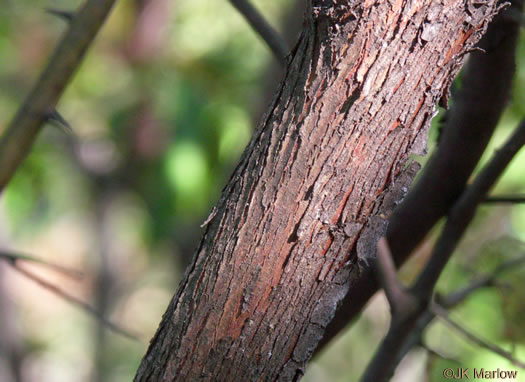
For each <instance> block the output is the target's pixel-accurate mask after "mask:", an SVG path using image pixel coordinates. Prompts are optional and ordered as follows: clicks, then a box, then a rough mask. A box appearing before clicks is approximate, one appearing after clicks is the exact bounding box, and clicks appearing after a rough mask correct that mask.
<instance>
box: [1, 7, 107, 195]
mask: <svg viewBox="0 0 525 382" xmlns="http://www.w3.org/2000/svg"><path fill="white" fill-rule="evenodd" d="M114 3H115V0H89V1H87V2H86V4H85V5H84V7H83V8H82V9H81V10H80V11H79V12H78V13H77V14H75V16H74V17H73V20H72V21H71V23H70V24H69V28H68V30H67V31H66V33H65V35H64V37H63V38H62V41H61V42H60V43H59V44H58V46H57V48H56V50H55V52H54V53H53V56H52V57H51V59H50V61H49V64H48V65H47V67H46V69H45V70H44V72H43V73H42V75H41V76H40V79H39V80H38V82H37V84H36V85H35V87H34V88H33V90H32V91H31V93H30V94H29V96H28V97H27V98H26V100H25V101H24V103H23V105H22V106H21V107H20V109H19V110H18V112H17V113H16V115H15V117H14V118H13V119H12V121H11V122H10V123H9V125H8V127H7V130H6V132H5V133H4V135H3V136H2V138H1V140H0V192H1V191H2V190H3V189H4V187H5V186H6V185H7V183H8V182H9V180H10V179H11V177H12V176H13V174H14V173H15V171H16V169H17V168H18V166H19V165H20V163H22V161H23V160H24V158H25V157H26V156H27V155H28V154H29V152H30V150H31V146H32V144H33V142H34V140H35V139H36V136H37V134H38V132H39V131H40V129H41V127H42V125H43V123H44V122H45V121H46V120H47V118H48V116H49V114H50V113H52V112H53V111H54V110H55V106H56V104H57V102H58V100H59V98H60V95H61V94H62V92H63V90H64V89H65V87H66V85H67V83H68V82H69V80H70V79H71V77H72V75H73V73H74V72H75V70H76V69H77V67H78V66H79V64H80V62H81V61H82V58H83V56H84V53H85V52H86V50H87V48H88V47H89V45H90V44H91V42H92V41H93V39H94V38H95V35H96V34H97V32H98V30H99V29H100V27H101V26H102V24H103V22H104V20H105V19H106V16H107V15H108V14H109V11H110V10H111V8H112V6H113V4H114Z"/></svg>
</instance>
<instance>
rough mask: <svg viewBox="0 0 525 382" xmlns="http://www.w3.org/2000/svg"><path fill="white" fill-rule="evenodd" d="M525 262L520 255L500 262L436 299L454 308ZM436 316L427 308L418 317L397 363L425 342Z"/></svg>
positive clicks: (442, 304)
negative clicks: (479, 275)
mask: <svg viewBox="0 0 525 382" xmlns="http://www.w3.org/2000/svg"><path fill="white" fill-rule="evenodd" d="M524 263H525V256H519V257H516V258H514V259H510V260H508V261H506V262H504V263H503V264H500V265H499V266H498V267H496V268H495V269H494V270H493V271H492V272H491V273H489V274H487V275H484V276H481V277H478V278H477V279H474V280H472V281H471V282H470V283H469V284H468V285H467V286H465V287H463V288H460V289H458V290H456V291H454V292H451V293H449V294H448V295H446V296H437V297H436V299H437V301H438V302H439V304H440V305H441V306H443V307H445V308H447V309H451V308H454V307H456V306H458V305H459V304H461V303H462V302H463V301H465V300H466V299H467V298H468V297H469V296H470V295H472V294H473V293H474V292H476V291H478V290H479V289H481V288H485V287H489V286H495V284H496V278H497V277H498V276H499V275H501V274H502V273H503V272H506V271H510V270H512V269H516V267H517V266H520V265H522V264H524ZM434 317H435V314H434V313H433V312H432V311H431V310H430V309H427V310H426V311H425V312H424V313H423V314H422V316H421V317H420V318H419V319H418V321H417V324H416V326H415V327H414V329H413V330H412V333H410V336H409V338H408V339H407V341H406V343H405V345H403V348H402V349H401V350H400V351H399V356H398V359H397V362H396V364H399V363H400V362H401V360H402V359H403V358H404V357H405V355H407V354H408V352H409V351H410V350H411V349H412V348H414V346H416V345H419V344H421V343H422V342H423V333H424V331H425V329H426V328H427V327H428V325H430V323H431V322H432V321H433V320H434Z"/></svg>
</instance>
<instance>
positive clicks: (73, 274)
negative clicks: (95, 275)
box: [0, 251, 84, 280]
mask: <svg viewBox="0 0 525 382" xmlns="http://www.w3.org/2000/svg"><path fill="white" fill-rule="evenodd" d="M0 259H4V260H6V261H8V262H10V263H13V264H14V263H16V262H18V261H27V262H31V263H35V264H39V265H41V266H44V267H46V268H49V269H51V270H53V271H55V272H58V273H60V274H62V275H64V276H67V277H70V278H72V279H75V280H80V279H82V278H83V277H84V274H83V273H82V272H80V271H77V270H76V269H71V268H67V267H64V266H62V265H59V264H54V263H51V262H49V261H45V260H42V259H39V258H36V257H33V256H29V255H24V254H20V253H13V252H7V251H0Z"/></svg>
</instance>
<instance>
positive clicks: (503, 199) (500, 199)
mask: <svg viewBox="0 0 525 382" xmlns="http://www.w3.org/2000/svg"><path fill="white" fill-rule="evenodd" d="M485 203H510V204H521V203H525V195H519V196H518V195H515V196H510V195H509V196H488V197H487V198H486V199H485Z"/></svg>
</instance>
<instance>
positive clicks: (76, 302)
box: [8, 262, 141, 342]
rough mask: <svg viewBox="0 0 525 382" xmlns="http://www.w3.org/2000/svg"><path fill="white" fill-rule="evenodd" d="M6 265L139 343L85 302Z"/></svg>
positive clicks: (16, 267) (17, 268)
mask: <svg viewBox="0 0 525 382" xmlns="http://www.w3.org/2000/svg"><path fill="white" fill-rule="evenodd" d="M8 264H10V265H11V266H12V267H13V269H15V270H16V271H18V272H19V273H20V274H22V275H24V276H25V277H27V278H28V279H30V280H32V281H34V282H35V283H37V284H38V285H40V286H41V287H43V288H45V289H47V290H49V291H50V292H52V293H53V294H55V295H57V296H59V297H60V298H62V299H64V300H66V301H68V302H69V303H71V304H73V305H74V306H77V307H79V308H81V309H82V310H84V311H85V312H87V313H88V314H90V315H91V316H93V317H94V318H95V319H96V320H98V321H99V322H102V323H103V324H104V326H106V327H107V328H108V329H110V330H112V331H113V332H115V333H117V334H120V335H122V336H124V337H127V338H129V339H132V340H134V341H138V342H141V340H140V339H139V338H138V337H137V336H136V335H134V334H131V333H130V332H128V331H127V330H125V329H122V328H121V327H120V326H118V325H117V324H114V323H113V322H111V321H109V320H108V319H107V318H105V317H103V316H101V315H100V314H99V313H98V312H97V311H96V310H95V309H93V307H91V306H90V305H89V304H86V303H85V302H83V301H81V300H79V299H77V298H76V297H73V296H72V295H70V294H69V293H67V292H65V291H63V290H62V289H60V288H59V287H57V286H56V285H53V284H52V283H50V282H48V281H46V280H44V279H42V278H40V277H39V276H37V275H36V274H34V273H33V272H31V271H28V270H27V269H24V268H23V267H20V266H19V265H17V264H16V263H13V262H9V263H8Z"/></svg>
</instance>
